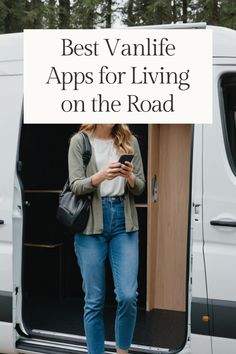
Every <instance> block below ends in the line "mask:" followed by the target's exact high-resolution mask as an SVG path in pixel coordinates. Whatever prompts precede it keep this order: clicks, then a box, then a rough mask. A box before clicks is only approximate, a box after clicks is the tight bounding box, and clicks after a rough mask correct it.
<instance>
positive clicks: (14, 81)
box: [0, 41, 23, 353]
mask: <svg viewBox="0 0 236 354" xmlns="http://www.w3.org/2000/svg"><path fill="white" fill-rule="evenodd" d="M0 43H1V41H0ZM0 53H1V54H0V56H2V49H1V51H0ZM11 64H12V66H13V63H11ZM14 72H15V70H14V68H13V67H12V70H9V66H8V65H7V63H6V62H5V63H1V61H0V117H1V119H0V142H1V148H0V171H1V172H0V175H1V183H0V333H1V340H0V352H4V353H6V352H8V353H9V352H10V350H12V352H13V350H14V349H13V347H14V345H13V335H12V334H13V324H12V322H13V317H14V314H13V292H15V289H14V286H13V257H14V255H13V237H18V238H21V235H20V234H17V233H15V231H16V228H17V227H18V225H19V223H20V220H21V218H22V214H21V200H20V192H19V189H18V190H17V188H15V187H14V186H15V171H16V153H17V144H18V135H19V122H20V116H21V109H22V90H23V80H22V76H19V75H17V74H16V75H15V74H14Z"/></svg>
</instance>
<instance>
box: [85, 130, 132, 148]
mask: <svg viewBox="0 0 236 354" xmlns="http://www.w3.org/2000/svg"><path fill="white" fill-rule="evenodd" d="M95 130H96V124H81V126H80V129H79V131H80V132H81V131H85V132H88V133H90V134H91V136H92V135H93V134H94V132H95ZM112 137H113V140H114V145H115V147H116V149H117V151H118V152H120V153H126V154H133V152H134V149H133V146H132V133H131V131H130V129H129V127H128V124H115V125H114V127H113V128H112Z"/></svg>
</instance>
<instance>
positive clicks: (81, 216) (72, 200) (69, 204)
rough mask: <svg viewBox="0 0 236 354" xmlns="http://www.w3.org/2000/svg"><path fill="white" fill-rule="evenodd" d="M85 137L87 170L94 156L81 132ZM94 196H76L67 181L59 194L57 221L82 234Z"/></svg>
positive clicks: (84, 156)
mask: <svg viewBox="0 0 236 354" xmlns="http://www.w3.org/2000/svg"><path fill="white" fill-rule="evenodd" d="M81 134H82V136H83V155H82V157H83V163H84V168H85V176H86V168H87V165H88V163H89V161H90V158H91V155H92V148H91V144H90V141H89V138H88V135H87V134H86V133H84V132H81ZM91 201H92V194H91V193H90V194H85V195H76V194H75V193H73V192H72V191H71V189H70V186H69V178H68V179H67V181H66V183H65V185H64V187H63V190H62V192H61V193H60V194H59V205H58V209H57V213H56V218H57V220H58V221H59V222H60V223H61V224H62V225H64V226H65V227H66V228H68V229H69V231H71V232H72V233H75V232H82V231H83V230H84V229H85V227H86V225H87V223H88V218H89V212H90V206H91Z"/></svg>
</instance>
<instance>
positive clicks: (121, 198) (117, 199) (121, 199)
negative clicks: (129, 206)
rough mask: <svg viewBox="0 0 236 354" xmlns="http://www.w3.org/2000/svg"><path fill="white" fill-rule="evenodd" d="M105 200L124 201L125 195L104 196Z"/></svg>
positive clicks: (112, 201)
mask: <svg viewBox="0 0 236 354" xmlns="http://www.w3.org/2000/svg"><path fill="white" fill-rule="evenodd" d="M102 200H103V201H110V202H111V203H119V202H123V200H124V195H114V196H105V197H102Z"/></svg>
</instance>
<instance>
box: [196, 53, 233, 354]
mask: <svg viewBox="0 0 236 354" xmlns="http://www.w3.org/2000/svg"><path fill="white" fill-rule="evenodd" d="M234 60H235V59H234ZM214 74H215V78H216V83H218V85H217V84H215V89H214V90H215V91H214V100H215V101H214V102H215V103H217V102H219V104H215V105H214V106H215V107H214V115H213V122H214V123H213V125H205V126H204V128H203V130H204V133H203V223H204V228H203V230H204V240H205V245H204V252H205V259H206V273H207V284H208V298H209V309H210V313H211V316H210V318H211V335H212V344H213V353H214V354H221V353H227V354H233V353H235V352H236V330H235V318H236V282H235V276H234V274H235V269H236V66H230V65H228V66H225V67H224V66H215V69H214Z"/></svg>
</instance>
